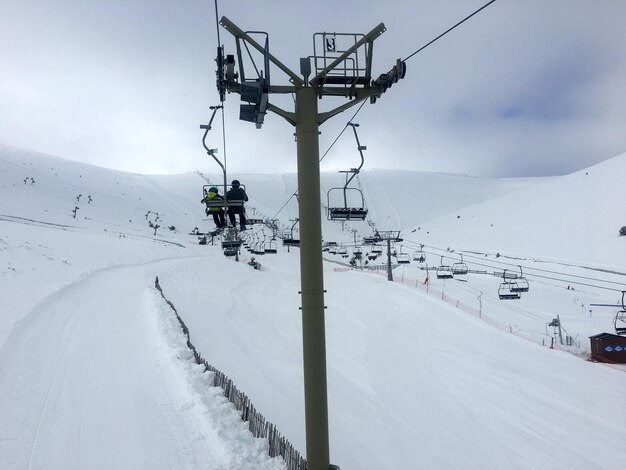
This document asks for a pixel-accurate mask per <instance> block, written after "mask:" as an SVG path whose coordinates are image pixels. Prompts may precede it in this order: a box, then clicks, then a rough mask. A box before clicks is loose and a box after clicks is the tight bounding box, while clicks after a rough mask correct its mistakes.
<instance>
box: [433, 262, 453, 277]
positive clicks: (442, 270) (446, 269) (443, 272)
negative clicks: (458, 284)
mask: <svg viewBox="0 0 626 470" xmlns="http://www.w3.org/2000/svg"><path fill="white" fill-rule="evenodd" d="M436 274H437V279H452V278H453V277H454V273H453V272H452V268H451V267H450V266H445V265H441V266H438V267H437V271H436Z"/></svg>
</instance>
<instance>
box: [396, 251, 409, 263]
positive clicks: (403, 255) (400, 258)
mask: <svg viewBox="0 0 626 470" xmlns="http://www.w3.org/2000/svg"><path fill="white" fill-rule="evenodd" d="M397 261H398V264H410V263H411V257H410V256H409V255H408V254H407V253H400V254H399V255H398V259H397Z"/></svg>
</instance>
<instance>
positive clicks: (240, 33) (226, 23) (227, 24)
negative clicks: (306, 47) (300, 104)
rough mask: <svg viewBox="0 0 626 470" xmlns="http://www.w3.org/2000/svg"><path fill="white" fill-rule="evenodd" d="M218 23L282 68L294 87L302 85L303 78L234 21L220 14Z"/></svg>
mask: <svg viewBox="0 0 626 470" xmlns="http://www.w3.org/2000/svg"><path fill="white" fill-rule="evenodd" d="M220 24H221V25H222V27H223V28H224V29H225V30H226V31H228V32H229V33H230V34H232V35H233V36H235V37H236V38H238V39H241V40H244V41H246V42H247V43H248V44H250V45H251V46H252V47H254V48H255V49H256V50H257V51H259V52H260V53H261V54H263V55H264V56H266V57H267V60H269V61H270V62H272V63H273V64H274V65H276V67H278V68H279V69H280V70H282V71H283V72H285V73H286V74H287V75H289V78H290V79H291V80H290V81H291V83H293V84H294V86H295V87H298V88H300V87H303V86H304V80H302V79H301V78H300V77H299V76H298V75H296V74H295V73H294V72H292V71H291V70H290V69H289V68H288V67H287V66H286V65H285V64H283V63H282V62H281V61H280V60H278V59H277V58H276V57H274V56H273V55H272V54H270V53H269V52H268V51H267V50H266V49H265V48H264V47H263V46H261V45H260V44H259V43H258V42H256V41H255V40H254V39H252V38H251V37H250V35H249V34H248V33H247V32H245V31H244V30H242V29H241V28H240V27H239V26H237V25H236V24H235V23H233V22H232V21H230V20H229V19H228V18H226V17H225V16H222V19H221V20H220Z"/></svg>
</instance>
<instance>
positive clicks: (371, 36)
mask: <svg viewBox="0 0 626 470" xmlns="http://www.w3.org/2000/svg"><path fill="white" fill-rule="evenodd" d="M386 30H387V28H386V27H385V25H384V23H380V24H379V25H378V26H376V27H375V28H374V29H372V30H371V31H370V32H369V33H367V34H366V35H365V36H363V37H362V38H361V39H360V40H358V41H357V42H355V43H354V44H353V45H352V47H350V48H349V49H348V50H346V51H345V52H344V53H343V54H341V55H340V56H339V57H337V58H336V59H335V60H334V61H333V62H332V63H331V64H330V65H329V66H328V67H326V68H325V69H324V70H322V71H320V72H319V73H318V74H317V75H316V76H315V77H313V78H312V79H311V80H310V81H309V84H310V85H311V86H312V87H319V85H320V82H321V81H323V79H324V77H326V75H327V74H328V73H329V72H330V71H331V70H332V69H334V68H335V67H336V66H337V65H339V64H340V63H342V62H343V61H344V60H345V59H346V58H347V57H349V56H350V55H351V54H353V53H354V52H355V51H356V50H357V49H358V48H359V47H361V46H362V45H363V44H366V43H367V47H369V48H371V47H372V44H373V42H374V40H375V39H376V38H378V37H379V36H380V35H381V34H383V33H384V32H385V31H386ZM371 70H372V59H371V54H370V55H369V58H368V61H367V64H366V74H367V75H368V76H371Z"/></svg>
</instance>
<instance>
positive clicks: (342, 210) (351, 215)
mask: <svg viewBox="0 0 626 470" xmlns="http://www.w3.org/2000/svg"><path fill="white" fill-rule="evenodd" d="M366 217H367V209H363V208H362V207H361V208H351V207H330V208H329V209H328V219H329V220H365V218H366Z"/></svg>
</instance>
